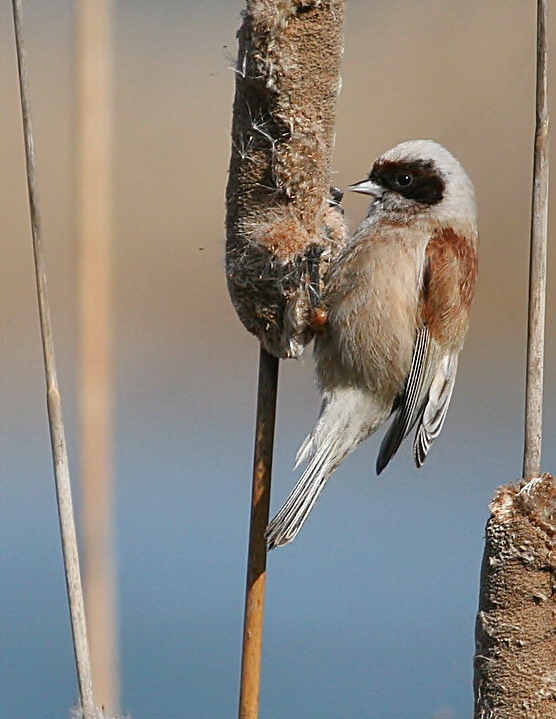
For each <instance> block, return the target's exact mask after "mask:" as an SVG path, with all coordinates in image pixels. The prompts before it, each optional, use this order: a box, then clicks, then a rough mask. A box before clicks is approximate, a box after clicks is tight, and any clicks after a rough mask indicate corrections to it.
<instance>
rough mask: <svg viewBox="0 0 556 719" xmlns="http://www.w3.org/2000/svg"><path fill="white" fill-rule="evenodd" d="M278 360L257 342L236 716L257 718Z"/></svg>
mask: <svg viewBox="0 0 556 719" xmlns="http://www.w3.org/2000/svg"><path fill="white" fill-rule="evenodd" d="M278 364H279V360H278V359H277V358H276V357H273V356H272V355H270V354H269V353H268V352H267V351H266V350H265V349H264V348H263V347H262V346H261V349H260V355H259V386H258V393H257V425H256V429H255V456H254V460H253V486H252V494H251V524H250V530H249V555H248V559H247V587H246V593H245V617H244V624H243V650H242V661H241V687H240V697H239V714H238V716H239V719H257V717H258V716H259V694H260V683H261V657H262V649H263V623H264V602H265V585H266V542H265V531H266V527H267V524H268V514H269V508H270V485H271V476H272V453H273V448H274V426H275V419H276V396H277V388H278Z"/></svg>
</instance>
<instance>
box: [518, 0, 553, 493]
mask: <svg viewBox="0 0 556 719" xmlns="http://www.w3.org/2000/svg"><path fill="white" fill-rule="evenodd" d="M547 16H548V0H537V91H536V127H535V149H534V165H533V202H532V210H531V249H530V265H529V321H528V332H527V382H526V399H525V405H526V407H525V442H524V450H523V476H524V478H525V479H532V478H533V477H539V476H540V473H541V449H542V406H543V371H544V324H545V306H546V246H547V232H548V176H549V154H548V152H549V133H548V129H549V114H548V89H547V88H548V72H547V70H548V63H547V59H548V48H547V45H548V43H547Z"/></svg>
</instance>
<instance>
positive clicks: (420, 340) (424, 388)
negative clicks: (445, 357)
mask: <svg viewBox="0 0 556 719" xmlns="http://www.w3.org/2000/svg"><path fill="white" fill-rule="evenodd" d="M440 359H441V354H440V348H439V347H438V344H437V343H436V341H435V340H434V339H433V338H432V337H431V334H430V332H429V329H428V327H427V326H426V325H423V326H422V327H421V328H420V329H419V330H418V332H417V337H416V340H415V345H414V347H413V356H412V360H411V369H410V370H409V375H408V378H407V382H406V385H405V389H404V393H403V395H402V397H401V398H400V403H399V405H398V409H397V412H396V414H395V416H394V419H393V421H392V424H391V425H390V427H389V429H388V431H387V432H386V434H385V435H384V439H383V440H382V443H381V445H380V450H379V453H378V458H377V460H376V472H377V474H380V473H381V472H382V470H383V469H384V468H385V467H386V465H387V464H388V462H389V461H390V460H391V459H392V457H393V456H394V455H395V454H396V452H397V451H398V448H399V446H400V444H401V443H402V442H403V440H404V439H405V437H407V435H408V434H409V433H410V432H411V430H412V429H413V427H414V425H415V423H416V422H417V420H418V419H419V418H420V416H421V414H422V413H423V408H424V406H425V403H426V401H427V398H428V396H429V389H430V387H431V384H432V382H433V379H434V377H435V373H436V370H437V367H438V363H439V361H440Z"/></svg>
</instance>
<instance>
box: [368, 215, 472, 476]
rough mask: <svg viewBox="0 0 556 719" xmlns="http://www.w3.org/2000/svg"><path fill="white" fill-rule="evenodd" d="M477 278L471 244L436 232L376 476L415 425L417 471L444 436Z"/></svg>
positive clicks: (452, 234)
mask: <svg viewBox="0 0 556 719" xmlns="http://www.w3.org/2000/svg"><path fill="white" fill-rule="evenodd" d="M476 275H477V256H476V251H475V247H474V246H473V244H472V243H471V242H470V241H469V240H467V239H466V238H464V237H462V236H460V235H458V234H456V233H455V232H454V231H453V230H450V229H445V230H439V231H437V232H435V233H434V234H433V236H432V237H431V240H430V241H429V243H428V245H427V248H426V253H425V263H424V266H423V273H422V287H421V291H422V298H421V318H420V319H421V321H422V324H420V325H419V327H418V329H417V334H416V338H415V345H414V348H413V356H412V361H411V368H410V371H409V375H408V378H407V383H406V386H405V389H404V392H403V395H402V396H401V398H400V402H399V405H398V408H397V411H396V415H395V416H394V420H393V421H392V424H391V426H390V428H389V429H388V432H387V433H386V435H385V437H384V439H383V441H382V444H381V445H380V451H379V455H378V459H377V467H376V469H377V473H378V474H380V472H382V470H383V469H384V468H385V467H386V465H387V464H388V462H389V461H390V460H391V459H392V457H393V456H394V454H395V453H396V452H397V450H398V448H399V446H400V444H401V442H402V441H403V439H404V438H405V437H406V436H407V435H408V434H409V432H410V431H411V429H412V428H413V426H414V425H415V424H416V423H418V427H417V434H416V437H415V443H414V459H415V463H416V465H417V466H418V467H421V465H422V464H423V462H424V461H425V458H426V455H427V452H428V450H429V448H430V446H431V444H432V442H433V441H434V440H435V439H436V437H438V435H439V434H440V430H441V429H442V425H443V424H444V419H445V418H446V412H447V411H448V406H449V404H450V399H451V396H452V391H453V389H454V382H455V379H456V371H457V358H458V354H459V351H460V349H461V347H462V344H463V339H464V337H465V333H466V331H467V326H468V316H469V309H470V306H471V302H472V299H473V294H474V290H475V282H476Z"/></svg>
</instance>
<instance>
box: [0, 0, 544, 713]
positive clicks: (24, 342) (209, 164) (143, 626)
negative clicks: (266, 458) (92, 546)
mask: <svg viewBox="0 0 556 719" xmlns="http://www.w3.org/2000/svg"><path fill="white" fill-rule="evenodd" d="M24 5H25V17H26V30H27V35H26V39H27V46H28V60H29V69H30V83H31V93H32V101H33V113H34V124H35V129H36V143H37V153H38V171H39V186H40V192H41V200H42V209H43V213H44V234H45V245H46V250H47V264H48V270H49V277H48V279H49V285H50V294H51V301H52V306H53V321H54V328H55V335H56V341H57V351H58V361H59V372H60V377H61V384H62V390H63V399H64V409H65V416H66V420H67V423H68V435H69V443H70V451H71V455H72V456H71V460H72V464H73V465H74V466H75V465H76V464H77V456H76V455H77V449H76V442H77V433H76V430H75V425H76V421H77V409H76V335H77V333H76V322H77V318H76V312H75V306H76V285H75V266H76V246H75V237H74V211H73V209H72V208H73V206H74V196H73V185H72V183H73V173H74V170H73V142H74V140H73V131H74V108H73V86H74V85H73V83H74V73H73V66H74V20H73V14H74V7H73V4H72V3H70V2H69V1H67V0H51V2H49V3H41V2H39V0H28V2H26V3H25V4H24ZM241 9H242V3H241V2H239V0H235V1H234V2H218V1H217V0H212V1H211V2H200V0H199V1H194V0H182V1H181V2H177V1H170V0H161V1H160V2H157V3H151V2H146V1H145V0H133V1H131V0H118V2H117V3H116V7H115V36H114V47H115V79H114V110H115V116H114V123H115V158H114V163H115V165H114V173H115V178H114V184H115V195H114V203H115V212H116V217H115V220H116V233H115V243H114V254H115V268H114V287H115V302H114V318H115V319H114V322H115V364H116V386H115V393H116V394H115V406H116V438H115V441H116V458H115V459H116V473H117V507H116V521H117V525H116V534H117V544H116V552H117V562H118V568H119V613H120V623H121V651H122V683H123V699H122V705H123V709H124V710H125V711H127V712H129V713H130V714H132V715H133V717H135V719H214V718H215V717H233V716H235V714H236V711H237V709H236V707H237V692H238V678H239V665H240V646H241V633H242V620H243V594H244V585H245V564H246V545H247V532H248V515H249V496H250V481H251V480H250V474H251V461H252V443H253V427H254V410H255V392H256V372H257V358H258V349H257V343H256V341H255V340H254V339H253V338H252V337H250V336H249V335H247V333H246V332H245V331H244V330H243V328H242V327H241V326H240V324H239V322H238V321H237V319H236V317H235V314H234V312H233V310H232V308H231V306H230V303H229V300H228V297H227V293H226V287H225V281H224V269H223V251H224V244H223V242H224V240H223V235H224V231H223V224H224V189H225V184H226V171H227V164H228V158H229V151H230V142H229V127H230V118H231V104H232V98H233V82H234V76H233V72H232V71H231V70H230V69H229V66H230V65H231V64H233V57H234V53H235V32H236V29H237V27H238V26H239V22H240V19H239V16H240V11H241ZM551 29H552V30H555V27H554V19H553V20H552V28H551ZM0 33H1V37H2V42H1V43H0V67H1V73H2V82H1V83H0V99H1V108H2V112H1V114H2V131H1V139H0V153H1V154H0V183H1V184H0V217H1V225H0V226H1V229H2V232H1V242H0V388H1V397H2V401H1V407H0V416H1V420H0V467H1V488H0V493H1V494H0V533H1V534H0V541H1V550H0V551H1V555H0V560H1V563H0V577H1V590H0V591H1V594H0V622H1V640H0V663H1V666H0V714H1V716H2V718H3V719H53V718H54V717H64V716H67V715H68V711H69V707H70V706H71V705H72V704H73V703H74V702H75V700H76V683H75V674H74V668H73V656H72V648H71V641H70V629H69V622H68V612H67V607H66V598H65V587H64V579H63V573H62V562H61V551H60V545H59V538H58V528H57V516H56V507H55V498H54V485H53V479H52V471H51V461H50V453H49V444H48V432H47V424H46V411H45V402H44V380H43V376H42V364H41V362H42V360H41V350H40V343H39V333H38V324H37V312H36V301H35V296H34V288H33V271H32V258H31V244H30V238H29V223H28V216H27V204H26V203H27V199H26V189H25V180H24V161H23V150H22V141H21V128H20V113H19V106H18V97H17V89H16V69H15V56H14V48H13V37H12V29H11V12H10V7H9V4H8V3H4V4H2V6H1V7H0ZM534 55H535V17H534V5H533V4H532V3H523V2H520V1H519V0H508V1H507V2H505V3H484V2H479V0H469V1H468V2H465V3H462V2H456V1H453V2H449V3H447V2H441V1H440V0H436V1H433V0H422V2H419V3H411V2H408V1H407V0H406V1H405V2H401V1H395V2H392V1H390V2H386V1H383V2H373V3H370V2H366V1H365V0H350V2H349V3H348V11H347V20H346V31H345V59H344V64H343V90H342V94H341V96H340V100H339V105H338V126H337V144H336V152H335V159H334V168H335V175H334V178H333V179H334V184H337V185H338V186H340V187H345V186H346V185H347V184H349V183H351V182H354V181H357V180H360V179H362V178H363V177H364V176H365V175H366V173H367V172H368V170H369V168H370V166H371V164H372V160H373V159H374V158H375V157H376V156H377V155H379V154H380V153H381V152H383V151H384V150H385V149H387V148H388V147H391V146H392V145H393V144H395V143H397V142H399V141H401V140H403V139H409V138H417V137H431V138H434V139H437V140H439V141H440V142H443V143H445V144H446V145H447V146H448V147H449V148H450V149H451V150H452V151H453V152H454V153H455V154H456V155H457V156H458V157H459V158H460V159H461V161H462V163H463V164H464V166H465V167H466V169H467V170H468V172H469V174H470V175H471V177H472V178H473V179H474V181H475V184H476V189H477V194H478V198H479V207H480V226H481V242H482V245H481V270H480V281H479V291H478V296H477V301H476V304H475V307H474V311H473V317H472V327H471V331H470V334H469V338H468V341H467V344H466V347H465V350H464V352H463V356H462V359H461V362H460V371H459V379H458V383H457V385H456V390H455V394H454V399H453V402H452V408H451V410H450V413H449V418H448V421H447V423H446V426H445V428H444V430H443V433H442V436H441V438H440V440H439V441H438V442H437V443H436V444H435V446H434V449H433V451H432V452H431V455H430V457H429V459H428V461H427V464H426V466H425V467H424V468H423V469H422V470H421V471H419V472H416V471H415V470H414V468H413V467H412V465H411V462H410V456H409V454H410V453H409V451H408V448H407V447H406V448H405V449H404V451H401V452H400V456H399V457H398V458H397V459H396V460H395V462H393V464H392V466H391V467H389V469H388V471H387V472H386V473H385V474H384V476H382V477H381V478H380V479H377V478H376V477H375V476H374V470H373V467H374V461H375V456H376V452H377V447H378V444H379V441H380V437H379V436H377V437H375V438H372V439H371V440H369V441H368V442H366V443H365V444H364V445H363V446H362V447H360V449H359V450H358V451H357V452H356V453H355V454H354V455H353V456H352V457H350V458H349V460H347V461H346V462H345V463H344V464H343V465H342V466H341V468H340V469H339V470H338V471H337V472H336V474H335V475H334V478H333V481H331V482H330V484H329V486H328V487H327V489H326V491H325V493H324V495H323V497H322V499H321V500H320V502H319V505H318V507H317V508H316V510H315V512H314V513H313V515H312V516H311V519H310V521H309V522H308V524H307V526H306V527H305V528H304V530H303V532H302V533H301V535H300V536H299V538H298V539H297V540H296V542H295V543H294V544H292V545H290V546H288V547H286V548H284V549H281V550H277V551H275V552H273V553H272V554H271V555H270V557H269V571H268V593H267V610H266V630H265V655H264V670H263V686H262V698H261V719H279V718H283V717H292V718H295V717H308V716H312V717H319V718H320V719H338V717H342V719H361V718H362V717H365V718H368V719H401V718H402V717H407V719H430V718H432V717H434V718H435V719H463V717H467V716H469V715H470V714H471V706H472V688H471V686H472V685H471V682H472V655H473V648H474V640H473V630H474V626H473V625H474V617H475V611H476V606H477V590H478V575H479V568H480V562H481V555H482V548H483V530H484V524H485V521H486V519H487V516H488V502H489V501H490V499H491V498H492V496H493V494H494V491H495V489H496V487H497V486H499V485H501V484H503V483H507V482H510V481H513V480H514V479H516V478H517V477H519V475H520V472H521V461H522V426H523V398H524V391H523V386H524V362H525V350H524V348H525V333H526V324H525V321H526V292H527V273H528V239H529V206H530V186H531V167H532V163H531V152H532V150H531V148H532V133H533V128H534V71H535V69H534ZM555 69H556V68H554V62H553V61H552V62H551V70H552V77H554V76H555V73H554V70H555ZM345 204H346V212H347V218H348V221H349V223H350V226H351V227H355V226H356V225H357V224H358V222H359V221H360V220H361V219H362V217H363V216H364V214H365V212H366V200H365V198H362V197H360V196H359V197H358V196H353V197H351V196H350V197H347V198H346V203H345ZM201 248H202V249H201ZM550 271H551V277H554V258H553V256H552V255H551V256H550ZM552 284H553V283H552ZM553 300H554V290H553V287H552V286H551V287H550V290H549V304H548V307H549V310H548V314H547V368H546V403H545V452H544V462H543V466H544V468H545V469H551V468H552V469H554V465H555V464H556V451H555V448H554V442H553V437H554V433H555V430H556V426H555V421H554V415H555V408H556V393H555V391H554V388H555V386H556V383H555V379H556V363H555V356H556V353H555V349H556V347H555V332H554V329H555V322H554V314H553V312H552V311H551V309H550V308H551V307H552V304H553ZM317 411H318V397H317V393H316V389H315V387H314V385H313V382H312V367H311V360H310V352H308V353H307V357H306V359H305V361H302V362H292V361H290V362H287V363H282V367H281V377H280V394H279V414H278V424H277V435H276V453H275V469H274V486H273V498H272V507H273V509H274V510H276V509H277V508H278V506H279V505H280V504H281V502H282V501H283V499H284V498H285V496H286V495H287V494H288V492H289V490H290V488H291V486H292V485H293V482H294V479H295V475H294V474H293V473H292V472H291V466H292V463H293V457H294V454H295V450H296V448H297V446H298V445H299V443H300V442H301V440H302V439H303V437H304V436H305V434H306V433H307V431H308V430H309V429H310V428H311V427H312V424H313V421H314V419H315V416H316V414H317ZM75 480H76V485H77V478H75ZM76 494H77V497H78V495H79V490H78V487H77V486H76ZM78 504H79V502H78Z"/></svg>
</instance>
